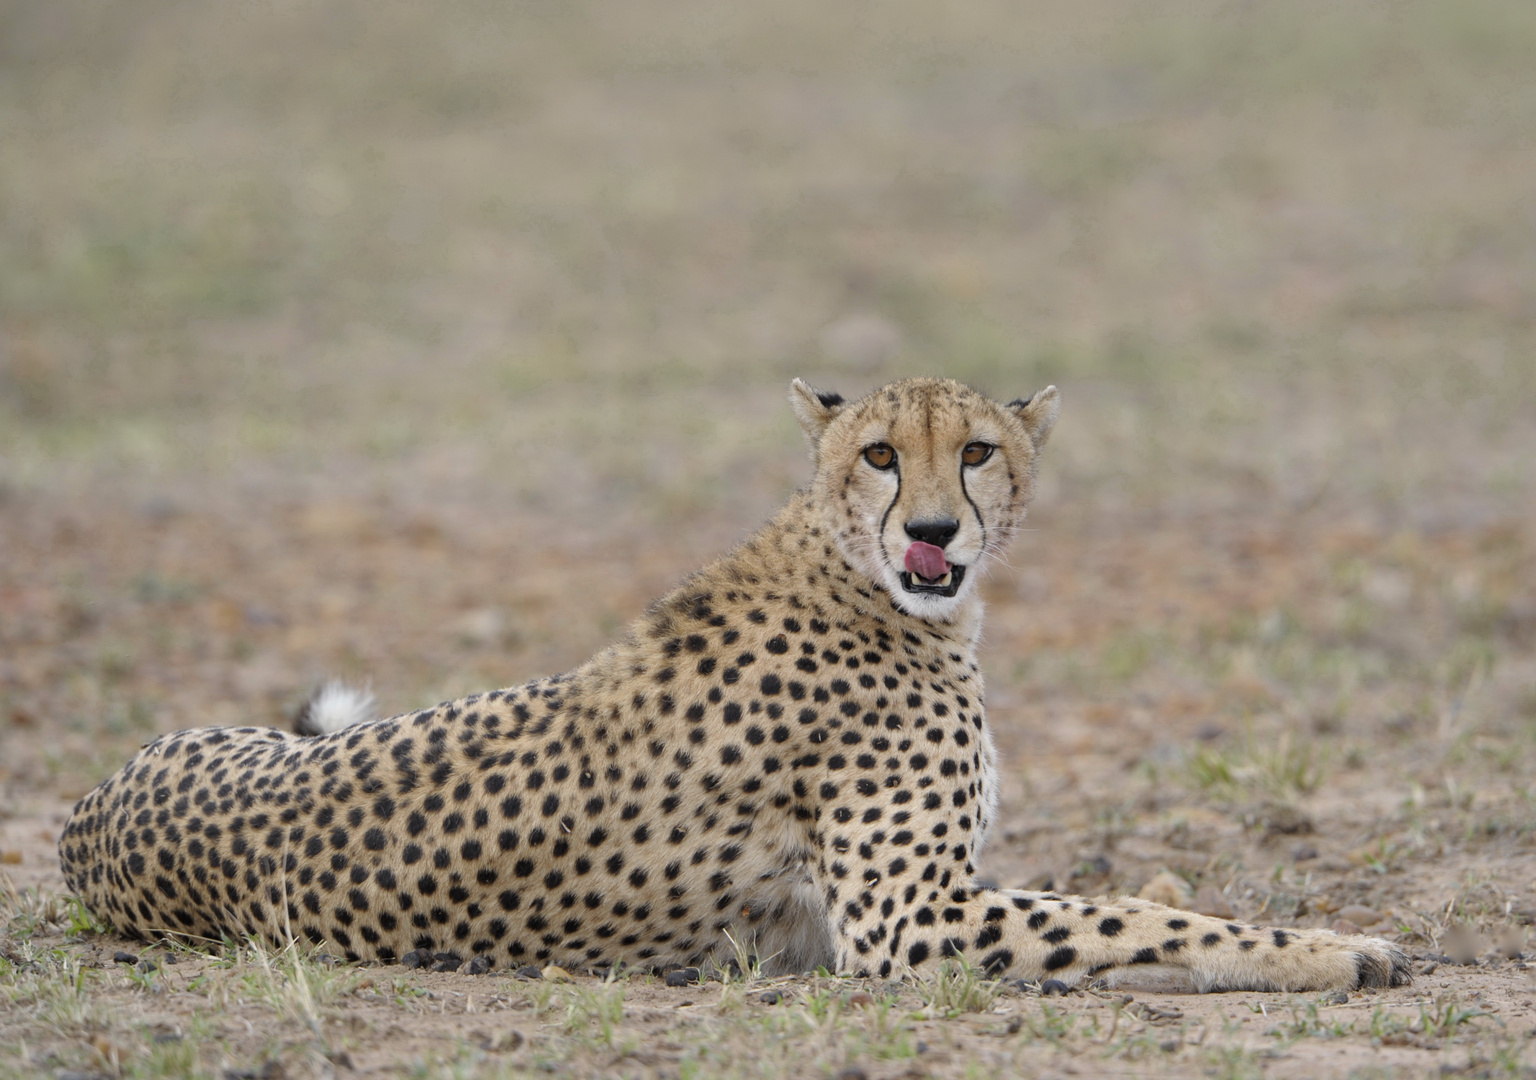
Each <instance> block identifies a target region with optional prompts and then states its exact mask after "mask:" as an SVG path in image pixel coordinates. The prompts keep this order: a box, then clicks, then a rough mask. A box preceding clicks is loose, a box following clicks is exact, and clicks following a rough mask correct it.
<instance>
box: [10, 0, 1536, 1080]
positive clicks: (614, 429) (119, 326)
mask: <svg viewBox="0 0 1536 1080" xmlns="http://www.w3.org/2000/svg"><path fill="white" fill-rule="evenodd" d="M1531 11H1532V9H1531V8H1530V6H1529V4H1528V3H1526V2H1525V0H1466V2H1464V3H1459V4H1457V5H1445V4H1441V3H1435V2H1431V0H1403V2H1401V3H1396V4H1393V5H1373V6H1361V5H1335V4H1324V3H1311V2H1310V0H1297V2H1295V3H1288V4H1269V5H1243V4H1230V3H1224V2H1218V0H1138V2H1134V3H1133V2H1128V0H1085V2H1083V3H1078V4H1073V5H1059V4H1044V3H1040V4H1033V3H1025V4H1006V5H1004V4H991V3H987V2H984V0H963V2H960V3H955V4H946V5H931V4H919V3H916V2H912V3H907V2H905V0H896V2H893V3H890V4H888V5H884V6H883V7H882V8H881V9H880V10H879V11H878V12H876V11H875V10H874V9H869V8H866V7H864V6H860V5H843V6H839V7H834V8H827V7H826V6H825V5H811V4H797V3H776V4H772V5H769V4H758V3H752V2H745V3H740V4H735V5H730V6H728V7H727V8H721V7H719V6H717V5H706V4H701V3H699V4H696V3H692V2H691V0H689V2H679V0H670V2H667V3H662V2H660V0H656V2H654V3H653V2H649V0H642V2H638V3H635V4H630V5H624V6H622V8H620V7H616V6H613V5H600V4H590V3H585V2H581V0H573V2H571V3H566V4H561V5H553V6H546V5H539V4H533V5H507V6H497V5H486V4H482V3H479V2H477V0H451V2H447V3H444V4H440V5H432V6H426V5H420V4H415V3H406V2H405V0H374V2H372V3H369V4H362V3H353V2H350V0H336V2H333V3H329V4H325V5H311V4H305V3H284V4H268V5H250V6H246V7H241V8H239V9H228V8H222V7H217V6H214V7H199V6H196V5H190V6H189V5H184V4H178V3H175V2H174V0H147V2H143V3H139V4H136V5H133V6H132V8H131V9H130V8H126V7H113V6H111V5H100V4H96V3H93V2H91V0H49V2H47V3H41V2H39V3H16V4H8V5H0V146H3V147H4V152H3V153H0V1078H6V1080H9V1078H12V1077H14V1078H18V1080H19V1078H22V1077H33V1076H53V1077H59V1078H61V1080H62V1078H66V1077H73V1078H75V1080H81V1078H83V1077H145V1078H149V1077H199V1078H201V1077H220V1078H240V1077H294V1078H301V1077H302V1078H308V1077H339V1078H346V1077H351V1076H378V1077H396V1076H400V1077H426V1078H438V1077H442V1078H449V1077H455V1078H457V1077H482V1076H484V1077H499V1076H525V1075H549V1074H552V1075H557V1076H565V1075H571V1076H597V1075H602V1076H625V1077H648V1078H649V1077H655V1078H661V1077H669V1078H679V1080H681V1078H685V1077H753V1078H756V1077H762V1078H778V1077H801V1076H811V1077H828V1078H832V1077H840V1078H842V1080H856V1078H858V1077H861V1076H862V1077H867V1078H871V1080H894V1078H897V1077H914V1078H916V1077H929V1076H931V1077H936V1078H957V1077H990V1076H998V1075H1004V1076H1007V1075H1018V1076H1031V1077H1033V1076H1052V1077H1056V1076H1074V1075H1076V1076H1099V1075H1112V1076H1122V1075H1123V1076H1143V1075H1151V1076H1186V1075H1202V1076H1213V1077H1231V1078H1247V1077H1276V1078H1281V1077H1283V1078H1291V1077H1296V1078H1307V1080H1312V1078H1315V1077H1323V1076H1327V1077H1332V1076H1356V1077H1361V1078H1365V1077H1388V1076H1408V1077H1418V1076H1431V1075H1433V1076H1445V1075H1454V1076H1489V1077H1523V1078H1527V1080H1529V1078H1531V1077H1536V1005H1533V1002H1536V931H1533V930H1532V926H1533V924H1536V780H1533V777H1536V465H1533V462H1536V408H1533V406H1532V402H1536V359H1533V358H1536V212H1533V207H1536V192H1533V191H1532V186H1533V185H1532V177H1536V75H1533V68H1532V66H1531V64H1530V62H1529V58H1530V56H1531V55H1533V54H1536V20H1533V18H1532V13H1531ZM917 373H930V374H944V375H952V376H955V377H958V378H963V379H966V380H968V381H972V382H974V383H976V384H977V385H979V386H982V387H983V388H985V389H988V390H989V391H992V392H994V393H996V394H998V395H1005V396H1007V397H1012V396H1016V395H1019V394H1025V393H1029V392H1031V391H1032V390H1034V389H1037V388H1038V387H1040V386H1042V385H1044V384H1045V383H1047V382H1054V383H1056V384H1058V385H1059V386H1060V387H1061V388H1062V391H1063V396H1064V402H1065V404H1064V411H1063V417H1062V420H1061V423H1060V426H1059V427H1058V429H1057V432H1056V433H1055V434H1054V435H1053V436H1052V441H1051V444H1050V446H1049V447H1048V449H1047V452H1046V454H1045V456H1044V458H1043V461H1042V473H1041V486H1040V497H1039V499H1038V501H1037V504H1036V506H1035V508H1034V510H1033V511H1032V515H1031V517H1032V521H1031V525H1032V531H1028V532H1025V533H1024V534H1023V535H1022V536H1021V538H1020V540H1019V542H1018V544H1017V546H1016V548H1015V550H1014V552H1013V555H1012V557H1011V561H1010V565H1008V566H1006V567H999V568H996V569H995V570H994V571H993V573H992V575H991V577H990V579H989V580H987V581H986V582H985V591H986V596H987V600H988V621H987V631H986V635H985V641H984V649H983V666H984V670H985V673H986V677H987V680H988V705H989V710H988V719H989V722H990V724H991V725H992V728H993V731H994V734H995V738H996V741H997V744H998V747H999V751H1000V761H1001V769H1002V777H1001V779H1002V785H1003V787H1002V810H1001V814H1000V816H999V821H998V826H997V829H996V832H995V834H994V836H993V838H992V840H991V841H990V844H989V846H988V848H987V850H986V852H985V855H984V858H983V873H984V875H985V876H986V877H987V878H989V879H991V880H993V881H996V882H997V883H999V884H1002V885H1009V886H1013V885H1025V886H1029V887H1041V886H1044V885H1045V884H1046V883H1050V884H1051V886H1052V887H1054V888H1058V889H1063V890H1070V891H1073V892H1078V893H1083V894H1088V895H1097V894H1106V893H1127V892H1128V893H1138V892H1144V891H1145V892H1146V893H1147V894H1148V895H1151V896H1153V897H1155V898H1157V899H1160V900H1163V901H1164V902H1170V903H1176V904H1180V905H1184V906H1191V907H1194V908H1196V909H1199V910H1205V911H1208V912H1211V913H1225V912H1228V911H1230V912H1231V914H1232V916H1233V917H1235V918H1239V919H1242V920H1245V921H1253V922H1262V923H1270V924H1274V925H1279V926H1311V927H1330V926H1331V927H1335V928H1337V929H1340V930H1342V931H1345V932H1354V931H1356V930H1361V931H1365V932H1368V933H1372V934H1379V935H1382V936H1386V937H1389V938H1391V939H1393V940H1396V941H1398V942H1401V943H1402V944H1403V945H1404V947H1405V948H1407V949H1408V950H1409V952H1410V953H1411V954H1412V955H1413V957H1414V971H1415V973H1416V974H1415V981H1414V984H1413V985H1412V986H1409V987H1404V988H1401V989H1397V990H1392V991H1387V992H1375V993H1352V994H1347V995H1337V996H1330V995H1311V996H1296V995H1285V994H1214V995H1195V994H1192V993H1189V992H1187V990H1188V988H1187V987H1184V986H1182V985H1180V984H1179V982H1178V980H1177V978H1176V977H1175V976H1173V975H1171V974H1169V973H1161V974H1158V973H1153V974H1149V975H1144V976H1143V981H1142V982H1139V983H1135V984H1129V985H1124V986H1120V985H1116V986H1094V987H1090V988H1087V989H1084V990H1079V991H1076V992H1073V993H1070V994H1067V995H1065V996H1060V995H1056V994H1050V995H1046V994H1043V993H1042V990H1041V988H1039V987H1029V986H1025V987H1018V986H1013V985H1002V984H989V983H985V982H982V981H979V980H977V979H976V978H975V977H974V975H973V974H972V973H967V972H964V971H951V972H948V973H947V974H946V975H945V976H944V977H942V978H940V979H939V980H937V981H935V982H931V983H921V984H918V983H910V982H909V983H890V984H886V983H879V982H867V981H860V980H849V979H838V978H834V977H831V976H829V975H826V974H824V973H820V974H807V975H804V976H797V977H791V978H774V979H764V978H761V977H758V976H757V975H755V974H754V973H753V972H752V971H750V970H748V971H746V972H745V973H738V974H728V976H727V977H726V978H724V979H721V978H718V977H716V978H711V977H710V973H709V972H705V973H703V975H704V978H703V981H701V982H690V983H687V984H686V985H683V986H668V985H666V983H665V981H664V980H663V979H662V978H661V977H658V976H655V975H650V974H638V973H637V974H633V975H630V976H629V977H627V978H624V979H618V980H604V979H600V978H597V977H595V976H592V975H588V974H583V973H579V972H578V973H561V972H558V971H551V972H546V973H542V974H541V976H540V977H538V978H519V977H516V976H514V975H512V974H509V973H506V972H497V973H492V974H486V975H469V974H465V973H462V972H428V971H421V970H415V971H407V970H406V969H405V968H403V967H398V966H395V967H382V966H368V965H355V966H354V965H346V964H337V963H335V962H334V961H333V960H331V959H330V958H328V957H326V956H324V955H323V954H320V955H317V954H314V953H309V952H306V953H298V952H295V951H282V950H271V949H262V948H256V947H253V946H250V945H249V944H241V943H230V944H227V945H226V946H224V947H220V948H209V949H207V950H192V949H188V948H185V947H175V948H172V947H166V946H158V945H157V946H146V945H145V944H144V943H131V942H127V941H124V940H122V939H119V938H116V937H114V936H112V935H111V934H108V933H103V932H102V930H101V927H99V926H98V925H96V924H95V923H94V921H93V920H92V918H91V917H90V916H89V915H88V913H86V912H84V911H83V910H82V909H81V908H80V907H79V905H78V904H77V903H75V902H73V901H72V900H71V898H69V897H68V896H66V895H64V894H63V891H62V890H63V882H62V877H61V875H60V872H59V868H58V862H57V856H56V853H55V851H54V844H55V842H56V839H57V836H58V832H59V829H60V826H61V824H62V822H63V821H64V820H65V817H66V815H67V814H68V812H69V809H70V807H71V805H72V804H73V801H74V800H75V799H78V798H79V797H80V796H81V795H82V794H84V792H85V791H87V790H88V789H89V788H90V787H91V786H92V785H93V784H95V783H96V782H98V781H99V780H101V779H102V778H104V777H105V776H107V775H109V774H110V773H112V772H113V771H115V770H116V769H117V768H118V767H119V766H120V765H121V764H122V763H123V761H125V760H126V758H127V757H128V756H129V755H130V754H131V753H132V752H133V751H134V750H135V749H136V748H137V747H138V746H139V745H141V744H142V743H143V742H145V741H147V740H148V739H150V738H152V737H153V736H155V735H156V734H158V733H161V732H166V731H171V730H175V729H178V728H182V727H189V726H200V725H208V724H236V723H239V724H247V723H269V724H285V723H287V722H288V718H289V716H290V715H291V713H292V711H293V709H294V708H295V707H296V706H297V704H298V703H299V702H300V701H301V700H302V699H303V698H304V696H305V695H306V694H307V693H308V692H309V691H310V690H311V689H312V688H313V687H314V686H315V685H316V684H317V683H318V682H320V681H321V680H323V679H326V678H330V677H342V678H345V679H349V680H352V681H354V682H357V683H359V684H366V685H369V686H370V687H371V688H372V690H373V692H374V693H375V694H376V695H377V698H378V701H379V707H380V708H381V709H382V710H384V711H385V712H391V713H392V712H397V711H403V710H406V709H411V708H415V707H418V706H420V705H423V704H427V703H431V702H436V701H439V700H444V699H447V698H450V697H453V696H456V695H459V694H462V693H466V692H470V691H473V690H483V689H488V688H491V687H495V686H504V685H509V684H513V683H516V682H519V681H521V680H524V679H527V678H530V677H532V676H535V675H541V674H548V673H552V672H556V671H560V670H563V669H565V668H567V667H569V666H571V665H573V664H575V663H577V662H579V661H580V660H582V659H584V658H585V657H586V656H587V655H589V654H590V653H591V652H592V651H594V650H595V649H597V648H598V647H600V646H602V645H603V644H605V643H606V642H608V641H609V640H611V639H612V638H613V637H614V636H615V635H616V634H617V633H619V632H620V631H621V629H622V628H623V626H624V625H625V624H626V623H627V621H628V620H630V619H631V618H633V617H634V616H636V615H637V614H638V613H639V612H640V610H641V609H642V608H643V607H644V605H645V603H646V602H647V601H648V600H649V599H651V598H652V597H653V596H655V595H657V594H658V593H660V592H661V591H662V590H664V589H665V588H667V587H668V586H669V585H671V584H672V583H673V582H675V581H677V580H678V579H679V578H680V577H682V576H683V575H684V574H686V573H687V572H688V571H689V570H690V569H692V568H693V567H695V566H696V565H698V564H699V563H700V562H701V561H702V560H704V559H706V558H708V557H710V556H711V555H713V554H715V553H718V552H720V551H722V550H724V549H725V548H726V547H728V546H729V545H730V544H731V543H733V542H734V541H735V540H737V539H739V538H740V537H741V536H743V535H744V534H745V533H746V532H748V531H749V530H750V529H752V528H753V527H754V526H755V525H756V524H757V523H758V522H759V521H761V520H762V519H763V518H764V517H765V516H766V515H767V514H768V513H769V512H770V511H771V510H772V508H773V507H774V506H775V505H777V504H778V503H779V502H780V501H782V499H783V498H784V497H785V495H786V494H787V493H788V492H789V491H790V490H792V488H793V487H794V486H795V485H796V484H798V483H800V482H802V481H803V480H804V479H805V478H806V476H807V473H808V465H807V464H806V463H805V461H804V459H803V451H802V448H801V445H800V438H799V435H798V433H797V432H796V430H795V428H794V425H793V422H792V420H791V418H790V416H789V413H788V409H787V407H786V406H785V404H784V396H783V395H784V389H785V385H786V384H787V382H788V379H789V378H790V377H791V376H795V375H802V376H805V377H807V378H809V379H811V381H813V382H815V383H817V384H818V385H823V386H827V387H829V388H834V389H838V390H841V391H842V392H844V393H845V394H850V395H851V394H855V393H859V392H861V391H862V390H864V389H867V388H869V387H872V386H875V385H878V384H879V383H881V382H883V381H885V380H886V379H890V378H895V377H899V376H903V375H908V374H917ZM119 954H124V956H121V957H120V956H119ZM724 960H725V958H722V962H723V961H724ZM717 974H718V973H717ZM568 975H569V976H570V978H569V981H567V976H568ZM674 981H675V980H674Z"/></svg>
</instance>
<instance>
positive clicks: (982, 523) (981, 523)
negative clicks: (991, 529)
mask: <svg viewBox="0 0 1536 1080" xmlns="http://www.w3.org/2000/svg"><path fill="white" fill-rule="evenodd" d="M960 494H962V495H964V496H965V501H966V504H967V505H968V506H969V507H970V508H971V513H973V514H975V515H976V524H977V526H978V527H979V528H980V529H981V551H986V550H987V522H986V519H984V518H983V517H982V516H981V509H980V508H979V507H977V505H976V500H975V499H972V498H971V489H970V488H968V487H966V486H965V466H964V465H963V464H962V465H961V466H960Z"/></svg>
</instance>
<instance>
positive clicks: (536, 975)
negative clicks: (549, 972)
mask: <svg viewBox="0 0 1536 1080" xmlns="http://www.w3.org/2000/svg"><path fill="white" fill-rule="evenodd" d="M512 975H513V977H514V978H518V979H542V978H543V977H544V972H542V971H540V970H539V969H538V968H536V967H534V966H533V965H532V964H524V965H523V966H522V967H520V968H518V969H517V970H516V971H514V972H513V973H512Z"/></svg>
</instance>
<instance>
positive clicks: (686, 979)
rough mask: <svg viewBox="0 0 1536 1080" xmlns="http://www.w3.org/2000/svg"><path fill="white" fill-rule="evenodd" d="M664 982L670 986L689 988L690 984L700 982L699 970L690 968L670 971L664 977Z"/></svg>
mask: <svg viewBox="0 0 1536 1080" xmlns="http://www.w3.org/2000/svg"><path fill="white" fill-rule="evenodd" d="M664 981H665V982H666V984H667V985H668V986H687V985H688V984H689V983H696V982H698V981H699V969H698V968H695V967H690V968H678V969H677V970H676V971H669V972H667V974H666V975H665V976H664Z"/></svg>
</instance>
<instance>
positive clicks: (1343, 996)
mask: <svg viewBox="0 0 1536 1080" xmlns="http://www.w3.org/2000/svg"><path fill="white" fill-rule="evenodd" d="M1323 1004H1325V1005H1348V1004H1349V995H1348V994H1347V993H1345V992H1344V991H1343V990H1335V991H1334V992H1333V993H1331V994H1329V995H1328V996H1327V997H1325V998H1323Z"/></svg>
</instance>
